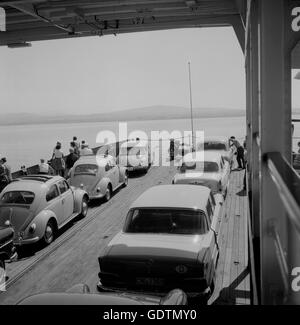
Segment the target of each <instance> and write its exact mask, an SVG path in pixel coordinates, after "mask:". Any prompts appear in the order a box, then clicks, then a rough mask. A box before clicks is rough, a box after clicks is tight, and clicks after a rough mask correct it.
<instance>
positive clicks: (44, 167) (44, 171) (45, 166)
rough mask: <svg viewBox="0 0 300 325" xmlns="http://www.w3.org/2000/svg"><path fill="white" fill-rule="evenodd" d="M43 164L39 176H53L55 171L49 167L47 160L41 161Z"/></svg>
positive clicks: (40, 165)
mask: <svg viewBox="0 0 300 325" xmlns="http://www.w3.org/2000/svg"><path fill="white" fill-rule="evenodd" d="M40 161H41V163H40V164H39V174H42V175H49V174H51V173H52V174H53V169H52V168H51V167H50V166H49V164H48V163H46V162H45V159H43V158H42V159H41V160H40Z"/></svg>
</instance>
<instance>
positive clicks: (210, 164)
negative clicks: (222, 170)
mask: <svg viewBox="0 0 300 325" xmlns="http://www.w3.org/2000/svg"><path fill="white" fill-rule="evenodd" d="M189 171H197V172H208V173H215V172H218V171H219V166H218V164H217V163H216V162H214V161H193V162H183V163H182V165H181V166H180V172H181V173H185V172H189Z"/></svg>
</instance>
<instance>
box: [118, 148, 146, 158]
mask: <svg viewBox="0 0 300 325" xmlns="http://www.w3.org/2000/svg"><path fill="white" fill-rule="evenodd" d="M120 153H121V155H128V156H139V155H145V154H146V153H147V151H146V148H143V147H123V148H121V152H120Z"/></svg>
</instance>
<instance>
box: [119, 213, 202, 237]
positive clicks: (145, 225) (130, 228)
mask: <svg viewBox="0 0 300 325" xmlns="http://www.w3.org/2000/svg"><path fill="white" fill-rule="evenodd" d="M207 231H208V225H207V220H206V216H205V214H204V212H203V211H201V210H194V209H174V208H173V209H172V208H170V209H160V208H157V209H146V208H144V209H132V210H130V211H129V213H128V215H127V218H126V222H125V226H124V232H126V233H165V234H188V235H193V234H204V233H206V232H207Z"/></svg>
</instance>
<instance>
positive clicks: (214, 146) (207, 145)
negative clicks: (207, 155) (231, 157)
mask: <svg viewBox="0 0 300 325" xmlns="http://www.w3.org/2000/svg"><path fill="white" fill-rule="evenodd" d="M202 145H203V144H202ZM203 147H204V150H227V148H226V144H225V143H222V142H214V141H207V142H204V145H203Z"/></svg>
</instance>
